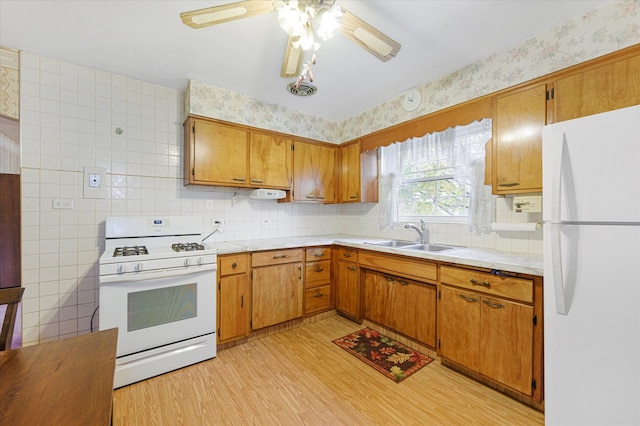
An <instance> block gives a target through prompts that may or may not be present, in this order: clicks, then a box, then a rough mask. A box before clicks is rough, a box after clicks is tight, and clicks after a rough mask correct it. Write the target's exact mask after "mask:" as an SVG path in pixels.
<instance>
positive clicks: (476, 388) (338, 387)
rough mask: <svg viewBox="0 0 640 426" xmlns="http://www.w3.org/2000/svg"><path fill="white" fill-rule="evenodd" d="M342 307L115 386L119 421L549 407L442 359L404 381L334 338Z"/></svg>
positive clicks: (480, 413) (412, 416) (470, 416)
mask: <svg viewBox="0 0 640 426" xmlns="http://www.w3.org/2000/svg"><path fill="white" fill-rule="evenodd" d="M361 328H362V326H361V325H358V324H355V323H353V322H351V321H348V320H346V319H344V318H342V317H338V316H334V317H331V318H328V319H325V320H322V321H319V322H316V323H312V324H305V325H302V326H300V327H297V328H294V329H291V330H287V331H283V332H280V333H278V334H274V335H271V336H266V337H263V338H260V339H257V340H252V341H250V342H248V343H245V344H243V345H240V346H235V347H233V348H229V349H225V350H223V351H220V352H219V353H218V356H217V357H216V358H215V359H213V360H210V361H206V362H202V363H199V364H196V365H193V366H189V367H186V368H183V369H181V370H178V371H175V372H171V373H167V374H164V375H162V376H158V377H155V378H152V379H149V380H146V381H143V382H139V383H135V384H133V385H130V386H126V387H124V388H120V389H117V390H116V391H115V392H114V408H113V424H114V425H115V426H119V425H178V424H183V425H391V424H394V425H409V424H411V425H418V424H419V425H527V426H529V425H543V424H544V415H543V414H542V413H540V412H538V411H536V410H533V409H531V408H529V407H527V406H525V405H523V404H521V403H519V402H517V401H515V400H513V399H511V398H509V397H507V396H504V395H502V394H500V393H498V392H496V391H494V390H492V389H490V388H488V387H486V386H484V385H481V384H479V383H477V382H475V381H473V380H471V379H468V378H466V377H464V376H462V375H460V374H458V373H456V372H454V371H452V370H449V369H447V368H446V367H443V366H442V365H440V363H439V362H438V361H433V362H432V363H431V364H429V365H428V366H426V367H424V368H423V369H422V370H420V371H418V372H417V373H415V374H414V375H413V376H410V377H409V378H407V379H406V380H404V381H403V382H401V383H395V382H393V381H392V380H390V379H388V378H387V377H385V376H383V375H382V374H380V373H378V372H377V371H375V370H374V369H373V368H371V367H369V366H367V365H365V364H364V363H363V362H361V361H359V360H357V359H356V358H355V357H354V356H352V355H350V354H349V353H347V352H346V351H344V350H343V349H341V348H339V347H337V346H336V345H335V344H333V343H332V340H334V339H337V338H338V337H342V336H344V335H346V334H349V333H351V332H353V331H356V330H359V329H361Z"/></svg>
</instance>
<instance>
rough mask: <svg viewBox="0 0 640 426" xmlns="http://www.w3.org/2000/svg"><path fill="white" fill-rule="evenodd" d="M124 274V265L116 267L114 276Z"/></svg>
mask: <svg viewBox="0 0 640 426" xmlns="http://www.w3.org/2000/svg"><path fill="white" fill-rule="evenodd" d="M123 272H124V265H118V267H117V268H116V274H122V273H123Z"/></svg>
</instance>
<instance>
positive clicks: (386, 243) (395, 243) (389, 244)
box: [365, 240, 416, 248]
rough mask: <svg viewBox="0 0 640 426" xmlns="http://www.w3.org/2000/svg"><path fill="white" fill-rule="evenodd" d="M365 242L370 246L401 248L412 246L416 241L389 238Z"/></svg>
mask: <svg viewBox="0 0 640 426" xmlns="http://www.w3.org/2000/svg"><path fill="white" fill-rule="evenodd" d="M365 244H371V245H372V246H380V247H392V248H403V247H406V246H413V245H415V244H416V243H415V242H414V241H400V240H390V241H375V242H366V243H365Z"/></svg>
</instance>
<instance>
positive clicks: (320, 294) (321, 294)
mask: <svg viewBox="0 0 640 426" xmlns="http://www.w3.org/2000/svg"><path fill="white" fill-rule="evenodd" d="M322 296H324V294H323V293H321V292H317V293H316V294H314V295H313V297H318V298H319V297H322Z"/></svg>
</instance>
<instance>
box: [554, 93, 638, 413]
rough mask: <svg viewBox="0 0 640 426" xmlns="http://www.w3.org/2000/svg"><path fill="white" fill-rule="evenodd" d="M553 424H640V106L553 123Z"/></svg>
mask: <svg viewBox="0 0 640 426" xmlns="http://www.w3.org/2000/svg"><path fill="white" fill-rule="evenodd" d="M542 155H543V159H542V165H543V188H544V190H543V220H544V333H545V337H544V359H545V361H544V362H545V364H544V379H545V385H544V392H545V421H546V424H548V425H562V426H568V425H580V426H584V425H598V426H601V425H606V426H621V425H640V105H639V106H634V107H630V108H624V109H619V110H615V111H611V112H606V113H602V114H597V115H593V116H588V117H583V118H578V119H575V120H570V121H565V122H560V123H556V124H552V125H549V126H546V127H545V128H544V130H543V143H542Z"/></svg>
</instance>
